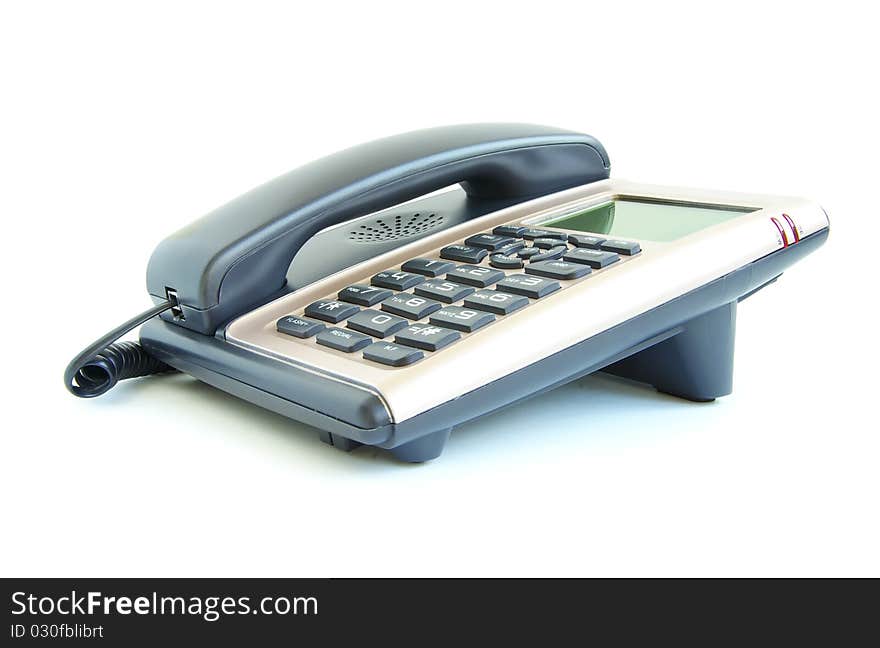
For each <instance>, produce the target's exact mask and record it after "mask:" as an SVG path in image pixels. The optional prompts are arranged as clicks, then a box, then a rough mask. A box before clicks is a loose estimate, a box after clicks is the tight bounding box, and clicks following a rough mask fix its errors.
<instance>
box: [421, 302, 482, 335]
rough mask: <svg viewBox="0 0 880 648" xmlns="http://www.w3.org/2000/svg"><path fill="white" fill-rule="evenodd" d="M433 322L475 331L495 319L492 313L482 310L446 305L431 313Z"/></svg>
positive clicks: (467, 331) (458, 329)
mask: <svg viewBox="0 0 880 648" xmlns="http://www.w3.org/2000/svg"><path fill="white" fill-rule="evenodd" d="M430 321H431V324H436V325H438V326H447V327H449V328H451V329H455V330H457V331H464V332H465V333H473V332H474V331H476V330H477V329H478V328H480V327H482V326H486V324H490V323H491V322H494V321H495V316H494V315H493V314H492V313H486V312H484V311H482V310H472V309H470V308H462V307H461V306H444V307H443V308H441V309H440V310H438V311H437V312H436V313H434V314H433V315H431V320H430Z"/></svg>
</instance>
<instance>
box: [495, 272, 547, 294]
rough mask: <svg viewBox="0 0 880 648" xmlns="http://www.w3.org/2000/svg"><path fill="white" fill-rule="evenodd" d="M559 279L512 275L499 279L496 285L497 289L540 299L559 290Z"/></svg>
mask: <svg viewBox="0 0 880 648" xmlns="http://www.w3.org/2000/svg"><path fill="white" fill-rule="evenodd" d="M559 288H560V285H559V282H558V281H551V280H550V279H542V278H541V277H534V276H530V275H524V274H521V275H510V276H508V277H505V278H504V279H502V280H501V281H499V282H498V283H497V284H496V285H495V290H499V291H501V292H506V293H513V294H514V295H523V296H525V297H531V298H532V299H540V298H541V297H544V296H546V295H549V294H550V293H552V292H555V291H557V290H559Z"/></svg>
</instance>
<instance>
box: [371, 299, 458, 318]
mask: <svg viewBox="0 0 880 648" xmlns="http://www.w3.org/2000/svg"><path fill="white" fill-rule="evenodd" d="M442 306H443V304H441V303H440V302H436V301H434V300H433V299H426V298H425V297H416V296H415V295H413V294H411V293H400V294H399V295H394V296H392V297H389V298H388V299H386V300H385V301H383V302H382V310H383V311H388V312H389V313H394V314H395V315H402V316H403V317H408V318H409V319H414V320H418V319H422V318H423V317H427V316H428V315H430V314H431V313H433V312H434V311H435V310H439V309H440V308H441V307H442Z"/></svg>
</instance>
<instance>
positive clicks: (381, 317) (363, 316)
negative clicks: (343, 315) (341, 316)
mask: <svg viewBox="0 0 880 648" xmlns="http://www.w3.org/2000/svg"><path fill="white" fill-rule="evenodd" d="M407 324H409V322H407V321H406V320H405V319H403V318H402V317H397V316H396V315H389V314H388V313H380V312H379V311H377V310H362V311H361V312H360V313H358V314H357V315H352V316H351V317H349V318H348V323H347V324H346V326H348V328H350V329H354V330H355V331H360V332H361V333H367V334H368V335H372V336H373V337H377V338H383V337H388V336H389V335H391V334H392V333H396V332H397V331H399V330H400V329H402V328H403V327H404V326H406V325H407Z"/></svg>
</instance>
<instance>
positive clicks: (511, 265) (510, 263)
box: [489, 253, 523, 270]
mask: <svg viewBox="0 0 880 648" xmlns="http://www.w3.org/2000/svg"><path fill="white" fill-rule="evenodd" d="M489 265H491V266H492V267H493V268H504V269H505V270H516V269H518V268H522V267H523V260H522V259H520V258H519V256H518V255H517V254H516V253H514V254H493V255H492V256H490V257H489Z"/></svg>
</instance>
